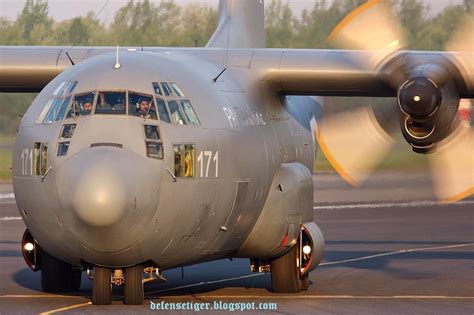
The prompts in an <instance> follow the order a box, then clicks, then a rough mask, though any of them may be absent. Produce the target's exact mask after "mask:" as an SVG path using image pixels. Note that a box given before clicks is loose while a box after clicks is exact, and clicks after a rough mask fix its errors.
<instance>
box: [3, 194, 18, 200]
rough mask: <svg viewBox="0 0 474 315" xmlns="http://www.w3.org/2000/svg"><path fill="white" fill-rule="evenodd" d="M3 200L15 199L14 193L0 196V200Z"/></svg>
mask: <svg viewBox="0 0 474 315" xmlns="http://www.w3.org/2000/svg"><path fill="white" fill-rule="evenodd" d="M3 199H15V194H14V193H7V194H0V200H3Z"/></svg>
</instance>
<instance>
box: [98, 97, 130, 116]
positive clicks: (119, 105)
mask: <svg viewBox="0 0 474 315" xmlns="http://www.w3.org/2000/svg"><path fill="white" fill-rule="evenodd" d="M125 101H126V97H125V92H99V97H98V98H97V106H96V109H95V113H96V114H108V115H124V114H125V112H126V108H125Z"/></svg>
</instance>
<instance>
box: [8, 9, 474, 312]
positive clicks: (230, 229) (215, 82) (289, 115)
mask: <svg viewBox="0 0 474 315" xmlns="http://www.w3.org/2000/svg"><path fill="white" fill-rule="evenodd" d="M219 11H220V12H219V15H220V17H219V24H218V28H217V30H216V32H215V33H214V35H213V36H212V38H211V39H210V41H209V43H208V44H207V46H206V47H205V48H138V49H134V48H122V49H118V48H117V49H115V48H111V47H75V48H73V49H70V48H66V47H47V48H46V47H0V90H1V91H3V92H35V91H41V93H40V94H39V95H38V97H37V98H36V99H35V100H34V102H33V104H32V105H31V107H30V108H29V110H28V111H27V113H26V114H25V116H24V117H23V120H22V122H21V125H20V127H19V131H18V136H17V141H16V144H15V149H14V158H13V185H14V192H15V196H16V201H17V204H18V209H19V211H20V213H21V216H22V217H23V220H24V222H25V224H26V226H27V228H28V229H27V230H26V232H25V234H24V237H23V241H22V248H23V249H22V250H23V256H24V258H25V260H26V262H27V264H28V265H29V266H30V267H31V268H32V269H33V270H35V271H36V270H41V284H42V288H43V289H44V291H47V292H58V291H68V290H75V289H78V288H79V286H80V278H81V272H82V271H85V270H87V272H88V274H89V275H90V277H92V278H93V297H92V301H93V303H94V304H110V303H111V288H112V285H113V284H115V285H123V286H124V301H125V304H141V303H143V300H144V288H143V282H144V277H145V278H147V279H153V278H156V277H160V272H161V271H162V270H166V269H171V268H176V267H180V266H184V265H190V264H194V263H198V262H205V261H211V260H216V259H221V258H226V257H248V258H250V261H251V267H252V270H253V271H265V272H267V271H270V272H271V279H272V290H273V291H274V292H290V293H291V292H299V291H301V290H305V289H307V286H308V273H309V272H310V271H311V270H313V269H314V268H316V266H317V265H318V264H319V262H320V261H321V259H322V255H323V252H324V239H323V235H322V233H321V231H320V230H319V228H318V227H317V225H316V224H315V223H314V222H313V197H312V196H313V182H312V168H313V161H314V156H315V141H316V140H317V141H318V142H319V147H320V148H321V149H322V150H323V152H324V153H325V154H326V156H327V157H328V159H329V160H330V161H331V163H332V164H333V166H334V167H335V168H336V170H337V171H338V172H339V173H340V174H341V175H342V176H343V177H344V178H345V179H346V180H348V181H349V182H351V183H356V182H358V181H360V180H362V179H364V178H365V177H366V176H367V175H368V174H369V173H370V171H371V170H372V169H373V168H374V167H375V165H376V164H377V162H378V161H380V159H382V158H383V157H384V155H385V153H386V152H387V151H388V149H389V148H390V145H391V143H392V140H391V137H390V136H389V135H391V134H392V133H393V132H394V129H395V128H394V127H401V131H402V134H403V136H404V138H405V139H406V140H407V141H408V143H409V144H410V145H411V146H412V147H413V149H414V150H415V151H416V152H419V153H426V154H429V156H430V157H431V160H432V161H433V169H434V170H435V172H434V173H433V175H434V178H435V182H436V183H437V185H436V187H435V188H436V192H437V193H438V196H439V197H440V199H442V200H444V201H447V202H454V201H456V200H459V199H461V198H464V197H466V196H469V195H470V194H472V193H473V191H474V188H473V187H474V185H473V176H472V174H473V160H472V157H473V147H474V146H473V140H472V138H473V137H472V133H470V130H469V127H467V126H466V125H465V124H462V123H461V122H459V121H458V118H457V115H456V112H457V107H458V104H459V99H460V98H472V97H473V96H474V78H473V58H472V57H473V56H472V52H471V51H470V50H472V47H473V36H469V34H471V31H472V29H469V27H470V25H472V24H470V25H469V23H472V20H469V21H467V22H466V23H464V24H463V26H461V28H460V30H459V31H458V32H457V33H456V34H454V36H453V40H452V41H451V43H450V46H449V47H447V49H448V50H449V51H450V52H413V51H406V50H403V49H404V47H405V43H404V41H403V38H404V37H403V32H402V30H401V28H400V26H399V24H398V23H397V20H396V19H395V18H394V17H393V16H392V14H391V12H390V9H389V8H387V7H385V6H384V4H383V3H381V2H379V1H368V2H367V3H366V4H364V5H362V6H361V7H359V8H357V9H356V10H355V11H353V12H352V13H351V14H350V15H349V16H348V17H347V18H345V19H344V20H343V21H342V22H341V23H340V24H339V25H338V26H337V27H336V29H335V30H334V31H333V33H332V34H331V36H330V38H329V40H330V42H331V43H333V44H334V46H335V47H337V48H341V49H348V48H350V49H353V50H294V49H263V48H262V47H263V45H264V16H263V15H264V14H263V12H264V7H263V1H258V0H255V1H252V0H221V1H220V4H219ZM463 27H464V29H463ZM466 30H467V31H466ZM74 63H75V65H74ZM314 96H372V97H379V96H386V97H396V98H397V100H398V106H397V107H396V108H390V109H388V110H387V109H385V108H384V109H380V108H375V109H373V110H372V109H370V108H369V109H363V110H358V111H354V112H351V113H346V114H344V116H330V117H328V118H327V119H322V107H321V105H320V104H321V103H322V99H320V98H317V97H314ZM323 118H324V117H323ZM397 129H398V128H397Z"/></svg>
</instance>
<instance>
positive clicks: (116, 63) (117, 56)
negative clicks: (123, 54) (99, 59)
mask: <svg viewBox="0 0 474 315" xmlns="http://www.w3.org/2000/svg"><path fill="white" fill-rule="evenodd" d="M119 48H120V46H117V52H116V54H115V65H114V69H120V62H119Z"/></svg>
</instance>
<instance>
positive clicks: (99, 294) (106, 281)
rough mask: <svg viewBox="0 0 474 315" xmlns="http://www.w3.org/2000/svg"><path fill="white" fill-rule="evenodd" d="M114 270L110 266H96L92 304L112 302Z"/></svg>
mask: <svg viewBox="0 0 474 315" xmlns="http://www.w3.org/2000/svg"><path fill="white" fill-rule="evenodd" d="M111 275H112V271H111V270H110V269H109V268H104V267H99V266H95V267H94V281H93V284H92V304H94V305H109V304H111V303H112V283H111V281H110V280H111Z"/></svg>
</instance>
